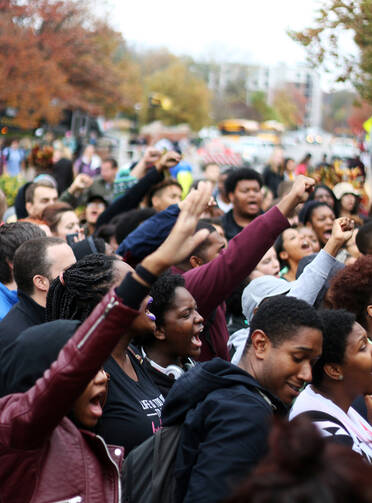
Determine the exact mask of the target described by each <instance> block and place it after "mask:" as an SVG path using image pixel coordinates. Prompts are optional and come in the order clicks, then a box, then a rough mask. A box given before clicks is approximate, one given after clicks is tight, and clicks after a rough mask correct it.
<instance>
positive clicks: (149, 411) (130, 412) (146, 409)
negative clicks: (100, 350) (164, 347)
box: [97, 351, 164, 455]
mask: <svg viewBox="0 0 372 503" xmlns="http://www.w3.org/2000/svg"><path fill="white" fill-rule="evenodd" d="M128 354H129V358H130V359H131V362H132V365H133V367H134V369H135V371H136V374H137V377H138V381H137V382H136V381H134V380H133V379H131V378H130V377H129V376H128V375H127V374H126V373H125V372H124V371H123V370H122V369H121V367H120V366H119V365H118V364H117V363H116V361H115V360H114V359H113V358H112V357H110V358H109V359H108V360H107V361H106V363H105V365H104V368H105V370H106V371H107V372H109V374H110V376H111V379H110V382H109V391H108V396H107V402H106V405H105V407H104V409H103V416H102V418H101V420H100V422H99V424H98V426H97V432H98V433H99V434H100V435H101V436H102V437H103V438H104V439H105V440H106V442H107V443H109V444H114V445H121V446H123V447H124V449H125V455H127V454H128V452H129V451H131V449H133V448H134V447H136V446H137V445H139V444H140V443H141V442H143V441H144V440H146V439H147V438H148V437H150V436H151V435H153V434H154V433H155V432H156V431H157V430H158V429H159V428H160V427H161V409H162V406H163V403H164V397H163V395H162V394H161V393H160V391H159V390H158V389H157V387H156V386H155V384H154V383H153V382H152V380H151V378H150V377H149V375H148V374H147V372H146V369H145V368H144V366H143V364H141V363H140V362H139V361H138V360H137V358H136V357H135V356H134V355H133V354H131V353H130V352H129V351H128Z"/></svg>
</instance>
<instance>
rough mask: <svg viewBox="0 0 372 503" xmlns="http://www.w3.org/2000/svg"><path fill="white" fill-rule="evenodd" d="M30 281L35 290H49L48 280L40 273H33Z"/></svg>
mask: <svg viewBox="0 0 372 503" xmlns="http://www.w3.org/2000/svg"><path fill="white" fill-rule="evenodd" d="M32 282H33V284H34V287H35V288H36V289H37V290H40V291H42V292H47V291H48V290H49V287H50V283H49V280H48V278H46V277H45V276H42V275H41V274H35V276H34V277H33V278H32Z"/></svg>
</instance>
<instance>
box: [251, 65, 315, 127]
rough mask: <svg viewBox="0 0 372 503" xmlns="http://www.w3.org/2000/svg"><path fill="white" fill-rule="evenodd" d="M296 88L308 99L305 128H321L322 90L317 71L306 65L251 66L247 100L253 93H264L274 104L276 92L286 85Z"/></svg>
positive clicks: (269, 101) (270, 102)
mask: <svg viewBox="0 0 372 503" xmlns="http://www.w3.org/2000/svg"><path fill="white" fill-rule="evenodd" d="M288 84H291V85H293V86H295V87H296V88H297V89H298V90H299V91H300V92H301V93H302V94H303V95H304V96H305V98H306V99H307V103H306V110H305V124H304V125H305V126H306V127H320V126H321V122H322V90H321V88H320V77H319V74H318V73H317V71H316V70H313V69H311V68H309V67H307V66H306V65H302V64H298V65H293V66H289V65H286V64H285V63H278V64H277V65H275V66H250V71H249V73H248V77H247V83H246V88H247V98H248V99H249V96H250V94H251V93H252V92H255V91H263V92H265V93H266V95H267V100H268V103H269V104H270V105H271V104H272V103H273V99H274V95H275V91H276V90H277V89H280V88H283V87H284V86H285V85H288Z"/></svg>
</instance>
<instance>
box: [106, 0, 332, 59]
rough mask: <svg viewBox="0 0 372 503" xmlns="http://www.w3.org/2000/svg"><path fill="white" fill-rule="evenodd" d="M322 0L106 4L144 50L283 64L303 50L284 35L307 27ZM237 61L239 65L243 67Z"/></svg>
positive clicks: (123, 0) (299, 56) (301, 54)
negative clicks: (160, 50)
mask: <svg viewBox="0 0 372 503" xmlns="http://www.w3.org/2000/svg"><path fill="white" fill-rule="evenodd" d="M322 3H323V2H322V0H227V1H223V0H186V1H184V2H182V1H180V0H155V1H149V0H148V1H146V0H145V1H138V0H137V1H136V0H130V1H128V0H110V4H111V6H112V7H113V11H112V16H111V20H112V21H113V22H114V24H115V25H116V27H117V28H119V29H120V30H121V31H122V33H123V35H124V37H125V38H126V39H127V40H128V41H130V42H134V43H136V44H138V45H140V46H143V47H159V46H163V47H167V48H168V49H169V50H171V51H172V52H175V53H176V54H190V55H192V56H194V57H197V58H207V57H209V56H213V57H215V58H218V59H229V60H231V59H233V60H243V61H247V62H262V63H268V64H271V63H275V62H277V61H288V63H293V62H299V61H303V60H304V57H305V56H304V51H303V49H302V48H301V47H300V46H298V44H296V43H294V42H292V41H291V39H290V38H289V37H288V36H287V34H286V30H287V29H289V28H292V29H296V30H297V29H301V28H304V27H305V26H308V25H311V24H312V23H311V22H312V20H313V19H314V15H315V12H316V8H317V6H319V5H321V4H322ZM243 61H242V62H243Z"/></svg>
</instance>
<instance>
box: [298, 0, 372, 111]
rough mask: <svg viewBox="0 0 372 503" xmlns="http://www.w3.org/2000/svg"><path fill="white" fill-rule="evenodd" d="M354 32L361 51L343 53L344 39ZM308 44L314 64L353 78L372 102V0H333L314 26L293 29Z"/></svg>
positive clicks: (359, 88) (309, 55) (322, 11)
mask: <svg viewBox="0 0 372 503" xmlns="http://www.w3.org/2000/svg"><path fill="white" fill-rule="evenodd" d="M346 32H349V33H351V34H352V37H353V40H354V42H355V45H356V48H357V49H358V54H357V55H353V54H343V53H342V51H341V50H340V48H341V47H342V44H341V39H342V37H344V35H345V33H346ZM289 35H290V36H291V37H292V38H293V39H294V40H295V41H297V42H299V43H300V44H302V45H303V46H304V47H306V49H307V51H308V57H309V60H310V61H311V62H312V63H313V64H314V66H319V64H320V65H322V66H323V68H325V70H326V71H330V70H332V71H333V72H336V74H337V80H338V81H340V82H344V81H346V80H348V81H350V82H351V83H352V84H353V85H354V86H355V88H356V89H357V90H358V92H359V93H360V95H361V96H362V98H364V99H365V100H367V101H369V102H372V0H329V1H328V2H324V5H323V7H322V8H320V9H319V10H318V12H317V17H316V19H315V21H314V24H313V26H312V27H311V28H306V29H305V30H303V31H297V32H296V31H290V32H289Z"/></svg>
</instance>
